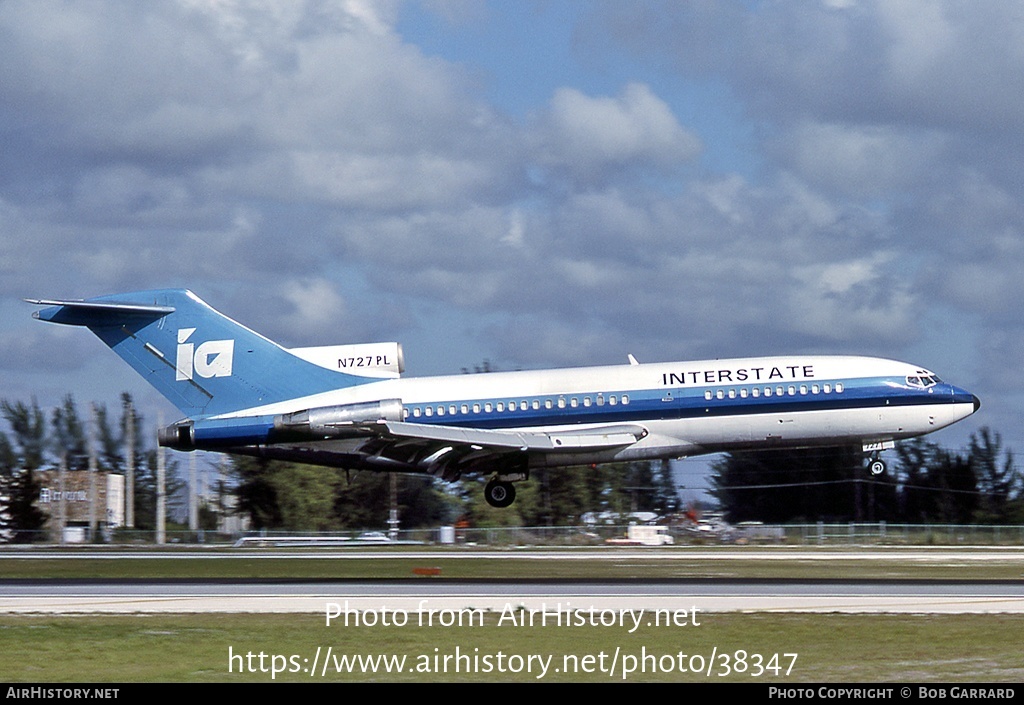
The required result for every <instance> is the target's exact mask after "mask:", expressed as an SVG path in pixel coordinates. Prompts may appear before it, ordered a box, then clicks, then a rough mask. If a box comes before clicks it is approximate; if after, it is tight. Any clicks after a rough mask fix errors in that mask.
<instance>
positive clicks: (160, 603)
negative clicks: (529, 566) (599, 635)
mask: <svg viewBox="0 0 1024 705" xmlns="http://www.w3.org/2000/svg"><path fill="white" fill-rule="evenodd" d="M328 605H338V606H340V607H339V608H341V609H345V608H347V609H352V610H374V611H382V610H383V611H386V610H402V611H405V612H414V611H420V612H422V611H458V610H464V609H480V610H494V611H502V610H505V609H507V608H509V607H510V606H511V607H513V608H519V607H522V608H524V609H528V610H533V609H553V608H554V606H555V605H561V606H562V608H563V609H569V608H570V606H571V609H581V610H587V609H591V608H594V609H598V610H606V609H610V610H618V609H641V608H642V609H651V610H672V611H675V610H688V609H693V608H696V609H698V610H699V611H700V612H703V613H709V612H845V613H1021V612H1024V585H1022V584H1020V583H1016V584H1004V583H986V584H974V583H971V584H965V583H952V584H951V583H943V584H931V583H929V584H899V583H897V584H893V583H886V582H863V583H845V582H835V583H822V582H815V583H799V582H777V581H773V582H758V581H744V582H739V583H736V582H723V583H702V584H699V585H688V584H686V583H685V582H680V583H675V582H673V583H659V584H657V585H641V584H628V583H622V582H616V583H600V584H585V585H581V584H578V583H558V584H550V583H544V584H532V583H521V582H508V583H488V584H486V585H481V584H477V583H470V584H463V583H452V582H437V583H434V584H429V583H428V584H424V583H418V584H406V583H404V582H403V583H397V584H396V583H395V582H365V583H337V584H324V583H289V584H286V585H280V584H277V585H273V586H268V585H265V584H259V583H253V582H232V583H218V584H204V583H192V582H175V583H161V584H132V583H119V584H109V583H104V584H90V583H81V582H73V583H59V584H54V583H35V584H19V585H12V584H0V614H101V613H104V614H133V613H134V614H156V613H201V612H233V613H324V612H325V610H326V609H328Z"/></svg>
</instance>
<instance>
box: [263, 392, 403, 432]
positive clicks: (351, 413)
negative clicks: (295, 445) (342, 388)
mask: <svg viewBox="0 0 1024 705" xmlns="http://www.w3.org/2000/svg"><path fill="white" fill-rule="evenodd" d="M402 417H403V411H402V400H401V399H383V400H381V401H372V402H364V403H360V404H342V405H340V406H323V407H320V408H318V409H306V410H305V411H296V412H295V413H292V414H281V415H279V416H275V417H274V434H275V436H277V435H278V434H280V435H281V436H284V437H287V438H303V439H310V440H315V439H320V440H323V439H328V438H352V437H356V436H362V435H366V433H367V431H366V429H365V427H366V426H367V425H369V424H375V423H378V422H381V421H401V420H402Z"/></svg>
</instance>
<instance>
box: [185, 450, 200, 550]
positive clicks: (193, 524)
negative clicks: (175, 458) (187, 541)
mask: <svg viewBox="0 0 1024 705" xmlns="http://www.w3.org/2000/svg"><path fill="white" fill-rule="evenodd" d="M198 481H199V478H198V473H197V472H196V454H195V453H189V454H188V530H189V531H190V532H192V533H193V534H194V533H196V532H197V531H199V506H198V504H199V492H198V489H199V488H198V487H197V486H196V485H197V483H198Z"/></svg>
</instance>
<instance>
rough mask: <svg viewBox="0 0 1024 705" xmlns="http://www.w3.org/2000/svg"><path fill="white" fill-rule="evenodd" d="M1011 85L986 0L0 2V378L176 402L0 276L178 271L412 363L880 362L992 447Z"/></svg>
mask: <svg viewBox="0 0 1024 705" xmlns="http://www.w3.org/2000/svg"><path fill="white" fill-rule="evenodd" d="M1022 84H1024V10H1022V6H1021V5H1020V4H1019V3H1009V2H1002V1H998V2H997V1H992V2H986V1H984V0H980V1H979V2H972V3H963V2H954V1H952V0H950V1H948V2H947V1H943V0H931V1H928V2H923V1H917V0H905V1H899V2H892V1H891V0H879V1H878V2H873V1H870V0H863V1H862V0H787V1H785V2H771V1H765V2H757V1H752V2H745V3H737V2H712V1H698V0H694V1H693V2H685V3H682V2H678V1H675V0H671V1H668V2H664V3H662V2H654V1H643V0H641V1H637V2H629V3H623V2H619V1H617V0H610V1H609V2H600V1H598V0H578V1H576V0H551V1H550V2H544V1H540V0H537V1H534V2H531V1H529V0H522V1H520V2H485V1H483V0H479V1H477V0H450V1H444V0H435V1H429V0H424V1H423V2H400V1H398V0H394V1H392V2H387V1H384V0H365V1H361V0H334V1H328V0H324V1H318V0H307V1H300V0H293V1H290V2H285V3H282V2H278V1H277V0H270V1H268V2H258V1H256V0H244V1H243V0H237V1H236V0H166V1H162V2H148V3H124V2H114V1H110V2H107V1H104V0H74V1H73V2H48V1H45V0H6V1H5V2H2V3H0V326H2V327H0V330H2V332H3V335H2V338H0V396H2V397H3V398H6V399H12V400H29V399H31V398H33V397H34V398H36V399H37V400H38V401H39V402H40V404H42V405H44V406H50V405H53V404H56V403H57V402H58V401H59V400H60V399H61V397H62V396H64V395H65V394H67V393H69V392H70V393H72V394H74V395H75V398H76V399H77V400H78V401H79V402H80V403H82V402H87V401H93V400H95V401H99V402H102V403H107V404H116V399H117V397H118V395H119V394H120V392H122V391H130V392H132V393H133V394H135V395H136V397H137V398H138V399H139V400H140V402H141V403H143V404H146V405H149V406H148V408H149V409H151V411H150V412H149V413H150V415H151V416H153V415H154V414H155V413H156V411H157V410H160V411H161V412H163V413H166V414H167V415H168V416H169V417H174V416H176V413H175V412H174V410H173V408H171V407H170V406H169V405H166V406H162V402H160V401H159V400H158V398H157V396H156V395H155V393H153V392H151V391H149V389H148V388H147V387H145V385H144V384H143V383H141V382H140V381H139V380H137V379H136V378H135V377H134V376H133V373H131V372H130V370H129V369H128V368H127V366H126V365H124V364H123V363H122V362H121V361H120V360H118V359H117V358H116V356H114V355H112V354H110V353H109V352H108V351H107V350H106V349H105V348H104V347H103V346H102V344H101V343H99V342H98V341H97V340H96V339H95V338H93V337H92V336H91V335H89V334H88V333H86V332H84V331H82V330H79V329H72V328H65V327H61V326H53V325H44V324H42V323H39V322H37V321H33V320H32V319H31V313H32V311H33V307H31V306H30V305H28V304H26V303H24V302H22V301H21V298H22V297H69V298H81V297H91V296H96V295H100V294H108V293H114V292H118V291H129V290H136V289H150V288H163V287H187V288H190V289H192V290H193V291H195V292H196V293H197V294H198V295H199V296H201V297H202V298H204V299H205V300H206V301H208V302H209V303H210V304H211V305H213V306H215V307H217V308H219V309H220V310H222V311H224V312H225V313H227V314H228V315H230V316H232V317H233V318H235V319H237V320H239V321H241V322H242V323H245V324H247V325H249V326H250V327H252V328H255V329H257V330H259V331H260V332H262V333H264V334H265V335H267V336H269V337H271V338H273V339H275V340H278V341H279V342H281V343H282V344H285V345H287V346H299V345H319V344H331V343H344V342H366V341H379V340H397V341H400V342H401V343H402V344H403V346H404V348H405V357H406V367H407V373H408V374H410V375H424V374H437V373H451V372H459V371H460V370H462V369H463V368H471V367H473V366H474V365H477V364H480V363H481V362H482V361H484V360H488V361H490V362H491V363H492V365H494V366H497V367H498V368H500V369H519V368H522V369H530V368H539V367H547V366H574V365H581V364H591V363H598V364H604V363H617V362H623V361H625V359H626V355H627V354H629V353H632V354H633V355H635V356H636V357H637V358H638V359H640V360H641V361H667V360H683V359H692V358H705V357H725V356H733V355H761V354H781V353H805V352H817V353H856V354H871V355H880V356H884V357H892V358H897V359H904V360H907V361H911V362H915V363H917V364H920V365H923V366H926V367H929V368H931V369H933V370H934V371H935V372H936V373H938V374H939V375H940V376H942V377H943V378H945V379H947V380H948V381H952V382H955V383H956V384H959V385H960V386H963V387H966V388H967V389H969V390H971V391H972V392H975V393H976V394H978V395H979V396H980V397H981V398H982V400H983V403H984V405H983V408H982V411H981V413H979V414H978V415H976V416H975V417H973V418H972V419H970V420H968V421H967V422H965V423H964V424H962V425H961V426H959V427H956V428H955V429H949V430H948V431H945V432H943V433H942V434H940V435H939V436H936V437H934V438H933V440H936V441H943V442H944V444H945V445H949V446H950V447H959V446H961V445H962V444H963V441H964V439H966V437H967V435H968V434H969V433H970V432H972V431H973V430H975V429H976V428H978V427H979V426H981V425H987V426H990V427H992V428H993V429H994V430H996V431H998V432H1000V433H1001V434H1002V435H1003V437H1004V440H1005V441H1006V442H1007V444H1008V445H1010V446H1012V447H1014V448H1015V449H1018V450H1019V449H1022V448H1024V429H1021V428H1020V426H1021V413H1020V409H1021V404H1022V403H1024V388H1022V387H1024V380H1022V379H1018V378H1017V376H1016V373H1014V372H1013V370H1020V369H1022V368H1024V311H1022V308H1021V306H1020V305H1019V302H1021V301H1022V300H1024V237H1022V235H1024V209H1022V206H1021V204H1022V203H1024V198H1022V196H1024V194H1022V191H1024V138H1022V137H1021V135H1024V85H1022ZM170 420H171V419H168V421H170Z"/></svg>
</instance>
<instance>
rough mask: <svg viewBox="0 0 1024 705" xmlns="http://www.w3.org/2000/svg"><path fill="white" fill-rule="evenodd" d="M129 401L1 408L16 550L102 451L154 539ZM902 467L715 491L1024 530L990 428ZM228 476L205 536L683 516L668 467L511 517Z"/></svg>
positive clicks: (150, 470)
mask: <svg viewBox="0 0 1024 705" xmlns="http://www.w3.org/2000/svg"><path fill="white" fill-rule="evenodd" d="M121 402H122V403H121V407H120V408H119V409H114V410H108V409H107V408H105V407H104V406H102V405H96V406H95V409H94V410H92V412H91V413H90V414H89V417H90V418H85V417H84V416H83V415H82V414H81V413H80V411H79V409H78V408H77V405H76V403H75V401H74V399H73V398H72V397H70V396H68V397H66V398H65V399H64V400H63V401H62V403H60V404H59V405H58V406H57V407H55V408H53V409H52V410H50V411H49V413H46V412H44V411H43V410H42V409H40V408H39V406H38V404H36V403H35V402H34V401H32V402H29V403H24V402H12V401H7V400H3V401H0V414H2V416H3V419H4V421H5V422H6V427H7V430H6V431H5V430H3V429H0V529H2V530H3V534H2V535H3V536H4V537H5V538H6V539H7V540H31V539H32V538H33V537H35V536H39V535H40V531H41V530H42V529H43V526H44V522H45V519H46V517H45V515H44V514H43V513H42V511H40V508H39V503H38V500H39V489H40V487H39V482H38V476H39V475H38V474H39V472H40V471H43V470H53V469H56V468H58V467H60V466H61V464H62V463H63V464H64V466H65V467H66V469H67V471H68V472H80V471H83V470H86V469H87V468H88V467H89V456H90V450H89V445H90V443H91V444H92V446H93V448H94V450H93V451H92V455H93V457H94V461H93V462H94V463H95V465H96V467H97V469H98V470H101V471H108V472H112V473H119V474H123V473H125V472H126V469H127V467H128V458H127V456H128V454H129V453H132V454H133V459H134V463H133V465H134V477H135V482H134V502H133V508H134V527H135V528H137V529H142V530H147V529H153V528H155V526H156V494H157V486H156V465H157V449H156V446H155V443H154V440H155V438H154V435H155V434H152V433H147V432H145V430H144V429H145V427H146V425H145V419H144V418H143V416H142V414H140V413H139V412H138V410H136V409H135V408H134V404H133V401H132V399H131V397H130V396H129V395H127V394H126V395H123V396H122V399H121ZM90 419H94V421H92V423H93V428H92V430H91V431H89V430H88V429H87V424H88V423H90V422H91V421H90ZM129 434H131V438H129ZM129 449H133V450H129ZM167 455H168V460H167V463H166V467H167V477H168V481H167V488H166V492H167V494H168V495H169V496H173V495H175V494H176V493H177V494H179V495H180V494H181V492H180V490H181V489H183V487H184V483H183V481H182V479H181V477H180V475H178V473H177V468H178V463H176V462H175V461H174V460H173V459H172V458H173V456H174V455H175V454H172V453H168V454H167ZM893 455H894V460H893V462H891V463H890V469H889V471H888V472H887V473H885V474H883V475H879V476H870V475H869V474H868V473H867V471H866V470H865V468H864V454H863V453H861V452H859V451H858V450H855V449H849V448H839V449H817V450H809V451H765V452H752V453H743V454H731V455H725V456H722V457H721V458H720V459H719V460H718V461H716V462H714V463H713V465H712V478H711V480H712V487H713V489H712V491H711V492H712V494H713V495H714V497H715V498H716V499H717V500H718V501H719V503H720V505H721V509H722V510H723V511H724V512H725V513H726V518H727V520H729V521H732V522H740V521H763V522H769V523H783V522H808V521H837V522H845V521H889V522H894V523H989V524H992V523H995V524H1000V523H1021V522H1024V480H1022V476H1021V473H1020V471H1019V470H1018V469H1017V467H1016V464H1015V461H1014V456H1013V453H1012V452H1011V451H1009V450H1007V449H1005V448H1004V447H1003V443H1002V439H1001V437H1000V436H999V434H998V433H995V432H993V431H991V430H990V429H988V428H983V429H981V430H979V431H978V432H977V433H975V434H974V435H973V436H972V437H971V439H970V442H969V444H968V447H967V448H966V449H964V450H961V451H951V450H948V449H945V448H943V447H941V446H939V445H937V444H935V443H932V442H930V441H927V440H924V439H915V440H909V441H904V442H902V443H900V444H898V445H897V447H896V450H895V451H893ZM220 472H221V473H222V475H224V476H225V479H224V481H223V482H224V485H223V486H222V494H225V495H227V494H230V495H231V496H230V501H221V502H214V503H213V504H211V505H207V506H205V507H203V508H202V510H201V512H200V517H201V519H200V520H201V526H202V528H209V529H212V528H215V525H216V520H217V515H218V514H224V513H228V512H233V513H235V514H241V515H244V516H247V517H248V518H249V519H250V522H251V525H252V527H253V528H256V529H281V530H292V531H325V530H337V529H364V528H382V527H386V526H388V525H389V519H390V518H391V516H392V511H393V510H394V511H395V512H396V513H397V517H398V522H399V524H398V526H399V528H402V529H412V528H420V527H434V526H438V525H441V524H452V523H456V522H460V523H465V524H467V525H471V526H478V527H489V526H559V525H563V526H564V525H578V524H581V523H583V517H584V515H586V514H595V515H601V514H604V515H606V516H610V517H622V516H625V515H627V514H629V513H631V512H653V513H655V514H657V515H659V516H668V515H670V514H672V513H675V512H678V511H680V509H681V508H682V507H681V500H680V497H679V495H678V492H677V488H676V485H675V482H674V478H673V473H672V466H671V463H669V462H667V461H666V462H632V463H612V464H608V465H600V466H596V467H594V466H585V467H570V468H557V469H550V470H535V471H533V472H532V473H531V478H530V481H529V482H526V483H523V484H521V485H520V486H519V492H518V497H517V500H516V502H515V503H514V504H513V505H512V506H511V507H508V508H506V509H495V508H493V507H491V506H490V505H489V504H488V503H487V502H486V500H485V499H484V497H483V484H484V480H485V479H486V478H484V477H476V476H472V477H465V478H463V479H461V480H459V481H457V482H454V483H448V482H444V481H440V480H437V481H435V480H434V479H433V478H431V477H429V476H417V475H399V476H397V477H393V476H392V475H391V474H388V473H374V472H352V473H350V472H347V471H345V470H338V469H332V468H323V467H314V466H309V465H303V464H299V463H288V462H281V461H267V460H259V459H255V458H245V457H231V458H229V459H227V460H226V461H225V462H224V464H223V465H222V466H221V468H220Z"/></svg>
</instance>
